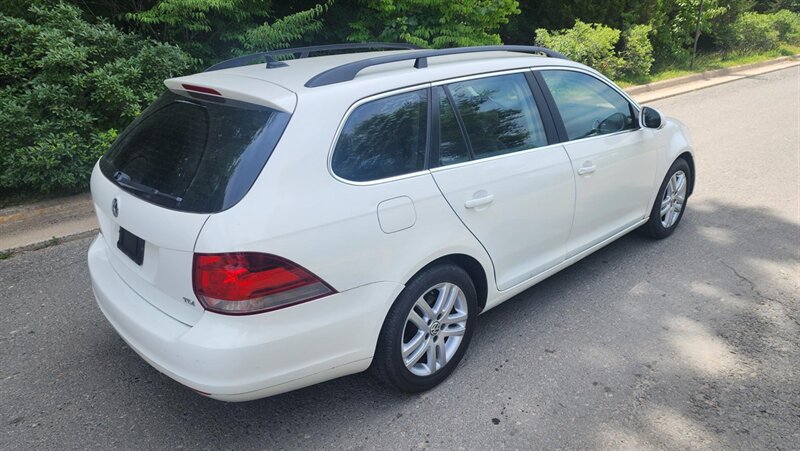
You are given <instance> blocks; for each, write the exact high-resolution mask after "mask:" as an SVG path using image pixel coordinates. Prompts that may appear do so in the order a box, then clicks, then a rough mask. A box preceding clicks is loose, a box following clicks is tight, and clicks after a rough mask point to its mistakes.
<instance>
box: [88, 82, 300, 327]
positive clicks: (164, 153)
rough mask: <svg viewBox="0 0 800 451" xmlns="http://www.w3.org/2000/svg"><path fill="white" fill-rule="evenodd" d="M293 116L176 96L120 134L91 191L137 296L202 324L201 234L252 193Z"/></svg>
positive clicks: (113, 259) (116, 263)
mask: <svg viewBox="0 0 800 451" xmlns="http://www.w3.org/2000/svg"><path fill="white" fill-rule="evenodd" d="M273 86H274V85H273ZM274 89H279V90H282V89H283V88H279V87H277V86H276V87H275V88H274ZM265 90H268V89H265ZM288 119H289V113H287V112H283V111H279V110H276V109H273V108H270V107H266V106H263V105H254V104H250V103H245V102H240V101H235V100H231V99H227V98H224V97H221V96H220V97H209V96H208V95H205V94H198V93H191V92H167V93H165V94H164V95H163V96H162V97H161V98H159V99H158V100H157V101H156V102H155V103H154V104H153V105H151V106H150V107H149V108H148V109H147V110H146V111H145V112H144V113H143V114H142V116H140V117H139V118H138V119H137V120H136V121H134V122H133V123H132V124H131V125H130V127H128V128H127V129H126V130H125V131H124V132H123V133H122V134H121V135H120V137H119V138H118V139H117V141H116V142H115V143H114V145H113V146H112V147H111V148H110V149H109V151H108V152H107V153H106V154H105V155H104V156H103V157H102V158H101V159H100V161H99V162H98V164H97V166H96V167H95V170H94V172H93V174H92V181H91V187H92V197H93V201H94V205H95V211H96V213H97V217H98V220H99V223H100V230H101V233H102V237H101V238H102V239H103V240H105V244H106V246H107V249H108V254H109V255H108V257H109V261H110V263H111V265H112V267H113V268H114V270H115V271H116V273H117V274H118V275H119V276H120V278H121V279H122V280H123V281H124V282H125V283H126V284H127V285H128V286H130V287H131V289H133V290H134V291H135V292H137V293H138V294H139V295H140V296H141V297H142V298H143V299H144V300H146V301H147V302H149V303H150V304H152V305H153V306H155V307H156V308H158V309H159V310H161V311H163V312H164V313H166V314H168V315H170V316H172V317H173V318H175V319H177V320H178V321H181V322H183V323H185V324H189V325H191V324H194V323H195V322H197V321H198V320H199V318H200V316H201V315H202V314H203V308H202V306H201V305H200V303H199V302H198V301H197V299H196V298H195V295H194V290H193V287H192V267H193V258H194V254H193V252H194V246H195V242H196V240H197V237H198V235H199V233H200V230H201V229H202V227H203V225H204V224H205V222H206V220H207V219H208V217H209V216H210V215H211V214H214V213H217V212H220V211H223V210H225V209H227V208H230V207H231V206H233V205H234V204H236V203H237V202H238V201H239V200H241V198H242V197H243V196H244V195H245V194H246V193H247V192H248V191H249V189H250V187H251V186H252V184H253V182H254V181H255V179H256V177H257V176H258V175H259V173H260V172H261V169H262V168H263V167H264V165H265V164H266V162H267V159H268V158H269V155H270V154H271V152H272V149H273V148H274V147H275V145H276V143H277V141H278V139H279V138H280V136H281V133H282V132H283V129H284V128H285V126H286V124H287V122H288Z"/></svg>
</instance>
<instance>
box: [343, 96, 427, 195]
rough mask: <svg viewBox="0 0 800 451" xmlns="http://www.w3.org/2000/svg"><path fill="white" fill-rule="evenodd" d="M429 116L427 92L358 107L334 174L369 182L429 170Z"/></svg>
mask: <svg viewBox="0 0 800 451" xmlns="http://www.w3.org/2000/svg"><path fill="white" fill-rule="evenodd" d="M427 117H428V100H427V91H426V90H424V89H423V90H419V91H413V92H406V93H403V94H398V95H393V96H390V97H384V98H382V99H378V100H373V101H371V102H367V103H365V104H363V105H360V106H358V107H357V108H356V109H355V110H353V112H352V114H351V115H350V117H348V119H347V122H346V123H345V125H344V128H343V129H342V132H341V134H340V135H339V140H338V141H337V143H336V147H335V148H334V151H333V159H332V162H331V167H332V169H333V172H335V173H336V175H338V176H339V177H343V178H345V179H347V180H352V181H355V182H365V181H370V180H378V179H383V178H387V177H393V176H397V175H403V174H409V173H412V172H416V171H421V170H422V169H424V167H425V144H426V140H427Z"/></svg>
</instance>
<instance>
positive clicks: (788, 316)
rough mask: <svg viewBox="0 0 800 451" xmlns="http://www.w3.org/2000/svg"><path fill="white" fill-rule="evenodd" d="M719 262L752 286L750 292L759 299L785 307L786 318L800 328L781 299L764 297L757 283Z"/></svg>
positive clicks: (722, 261)
mask: <svg viewBox="0 0 800 451" xmlns="http://www.w3.org/2000/svg"><path fill="white" fill-rule="evenodd" d="M719 262H720V263H722V265H723V266H725V267H726V268H728V269H730V270H731V272H733V274H734V275H735V276H736V277H738V278H739V280H741V281H742V282H745V283H747V284H748V285H749V286H750V291H751V292H752V293H753V294H754V295H756V296H757V297H759V298H760V299H762V300H764V301H770V302H774V303H776V304H779V305H780V306H781V307H783V311H784V312H783V314H784V315H786V317H787V318H789V319H790V320H792V321H793V322H794V323H795V324H797V325H798V326H800V321H798V320H797V318H795V317H794V316H792V315H791V314H790V313H789V307H788V306H787V305H786V304H785V303H784V302H783V301H781V300H780V299H777V298H773V297H769V296H766V295H764V294H763V293H761V291H760V290H759V289H758V286H757V285H756V283H755V282H753V281H752V280H750V279H749V278H747V277H745V276H743V275H742V274H741V273H740V272H739V271H737V270H736V268H734V267H733V266H731V265H730V264H728V263H726V262H725V261H724V260H719Z"/></svg>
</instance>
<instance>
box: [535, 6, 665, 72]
mask: <svg viewBox="0 0 800 451" xmlns="http://www.w3.org/2000/svg"><path fill="white" fill-rule="evenodd" d="M652 30H653V29H652V27H650V26H649V25H634V26H633V27H631V28H630V29H628V30H627V31H626V32H625V33H624V35H623V49H622V51H621V52H617V51H616V47H617V44H618V42H619V40H620V35H621V33H620V31H619V30H615V29H614V28H611V27H607V26H605V25H602V24H587V23H584V22H581V21H580V20H576V21H575V26H574V27H572V28H568V29H564V30H557V31H548V30H545V29H542V28H540V29H538V30H536V43H537V44H538V45H542V46H544V47H547V48H551V49H553V50H556V51H558V52H561V53H563V54H564V55H566V56H567V57H568V58H570V59H572V60H575V61H577V62H579V63H583V64H586V65H587V66H590V67H593V68H595V69H597V70H599V71H600V72H602V73H603V74H604V75H606V76H607V77H609V78H619V77H627V78H638V77H644V76H646V75H648V74H649V73H650V67H651V66H652V65H653V44H652V43H651V42H650V38H649V37H648V35H649V34H650V32H651V31H652Z"/></svg>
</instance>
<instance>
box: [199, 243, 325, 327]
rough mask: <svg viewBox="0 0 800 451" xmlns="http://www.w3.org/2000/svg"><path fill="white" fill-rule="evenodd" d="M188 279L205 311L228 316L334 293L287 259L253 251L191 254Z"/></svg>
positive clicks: (263, 310)
mask: <svg viewBox="0 0 800 451" xmlns="http://www.w3.org/2000/svg"><path fill="white" fill-rule="evenodd" d="M192 279H193V284H194V293H195V295H197V299H199V300H200V303H201V304H203V307H205V308H206V310H211V311H214V312H217V313H225V314H229V315H247V314H251V313H259V312H266V311H269V310H275V309H279V308H282V307H288V306H290V305H294V304H299V303H301V302H307V301H311V300H313V299H317V298H320V297H322V296H327V295H329V294H333V293H335V292H336V291H335V290H334V289H333V288H331V287H330V286H329V285H328V284H326V283H325V282H324V281H322V280H321V279H320V278H318V277H317V276H315V275H314V274H311V273H310V272H309V271H307V270H305V269H304V268H302V267H300V266H298V265H296V264H294V263H292V262H290V261H289V260H285V259H283V258H280V257H276V256H274V255H269V254H261V253H256V252H234V253H227V254H195V255H194V274H193V278H192Z"/></svg>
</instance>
